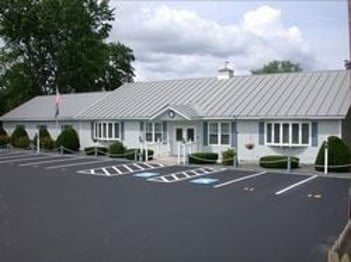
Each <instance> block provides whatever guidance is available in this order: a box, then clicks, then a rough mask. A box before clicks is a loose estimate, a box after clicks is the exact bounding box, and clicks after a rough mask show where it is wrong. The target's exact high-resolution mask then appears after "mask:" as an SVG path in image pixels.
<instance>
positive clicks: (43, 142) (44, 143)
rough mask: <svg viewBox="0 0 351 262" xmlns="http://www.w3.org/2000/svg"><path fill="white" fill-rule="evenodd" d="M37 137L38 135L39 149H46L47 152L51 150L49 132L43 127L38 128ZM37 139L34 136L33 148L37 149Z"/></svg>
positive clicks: (52, 144)
mask: <svg viewBox="0 0 351 262" xmlns="http://www.w3.org/2000/svg"><path fill="white" fill-rule="evenodd" d="M39 135H40V148H43V149H47V150H50V149H53V147H54V140H53V139H52V138H51V135H50V133H49V131H48V130H47V129H46V128H45V127H40V128H39ZM37 139H38V136H37V135H35V136H34V139H33V144H34V147H37V143H38V142H37Z"/></svg>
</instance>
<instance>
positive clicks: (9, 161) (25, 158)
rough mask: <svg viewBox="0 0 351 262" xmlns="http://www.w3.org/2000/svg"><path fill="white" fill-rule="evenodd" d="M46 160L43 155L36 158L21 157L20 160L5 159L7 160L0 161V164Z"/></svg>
mask: <svg viewBox="0 0 351 262" xmlns="http://www.w3.org/2000/svg"><path fill="white" fill-rule="evenodd" d="M45 158H48V157H47V156H43V155H38V156H32V155H31V156H26V157H21V158H13V159H7V160H1V161H0V164H2V163H12V162H21V161H28V160H29V161H30V160H36V159H45Z"/></svg>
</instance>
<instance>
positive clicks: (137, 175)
mask: <svg viewBox="0 0 351 262" xmlns="http://www.w3.org/2000/svg"><path fill="white" fill-rule="evenodd" d="M159 175H160V174H159V173H156V172H143V173H138V174H135V175H134V176H135V177H144V178H148V177H153V176H159Z"/></svg>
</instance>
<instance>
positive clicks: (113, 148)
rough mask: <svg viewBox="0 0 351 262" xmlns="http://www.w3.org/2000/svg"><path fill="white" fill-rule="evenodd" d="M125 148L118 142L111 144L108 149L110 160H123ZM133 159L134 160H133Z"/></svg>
mask: <svg viewBox="0 0 351 262" xmlns="http://www.w3.org/2000/svg"><path fill="white" fill-rule="evenodd" d="M126 150H127V149H126V148H125V146H124V145H123V144H122V142H120V141H116V142H113V143H112V144H111V145H110V146H109V148H108V153H109V157H111V158H123V157H124V155H123V154H124V153H125V152H126ZM133 159H134V158H133Z"/></svg>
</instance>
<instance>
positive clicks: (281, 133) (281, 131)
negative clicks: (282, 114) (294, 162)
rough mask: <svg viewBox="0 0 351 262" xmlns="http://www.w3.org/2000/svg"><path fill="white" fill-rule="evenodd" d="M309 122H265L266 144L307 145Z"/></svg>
mask: <svg viewBox="0 0 351 262" xmlns="http://www.w3.org/2000/svg"><path fill="white" fill-rule="evenodd" d="M310 137H311V124H310V123H304V122H303V123H290V122H273V123H266V144H267V145H272V146H308V145H309V144H310V141H311V138H310Z"/></svg>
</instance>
